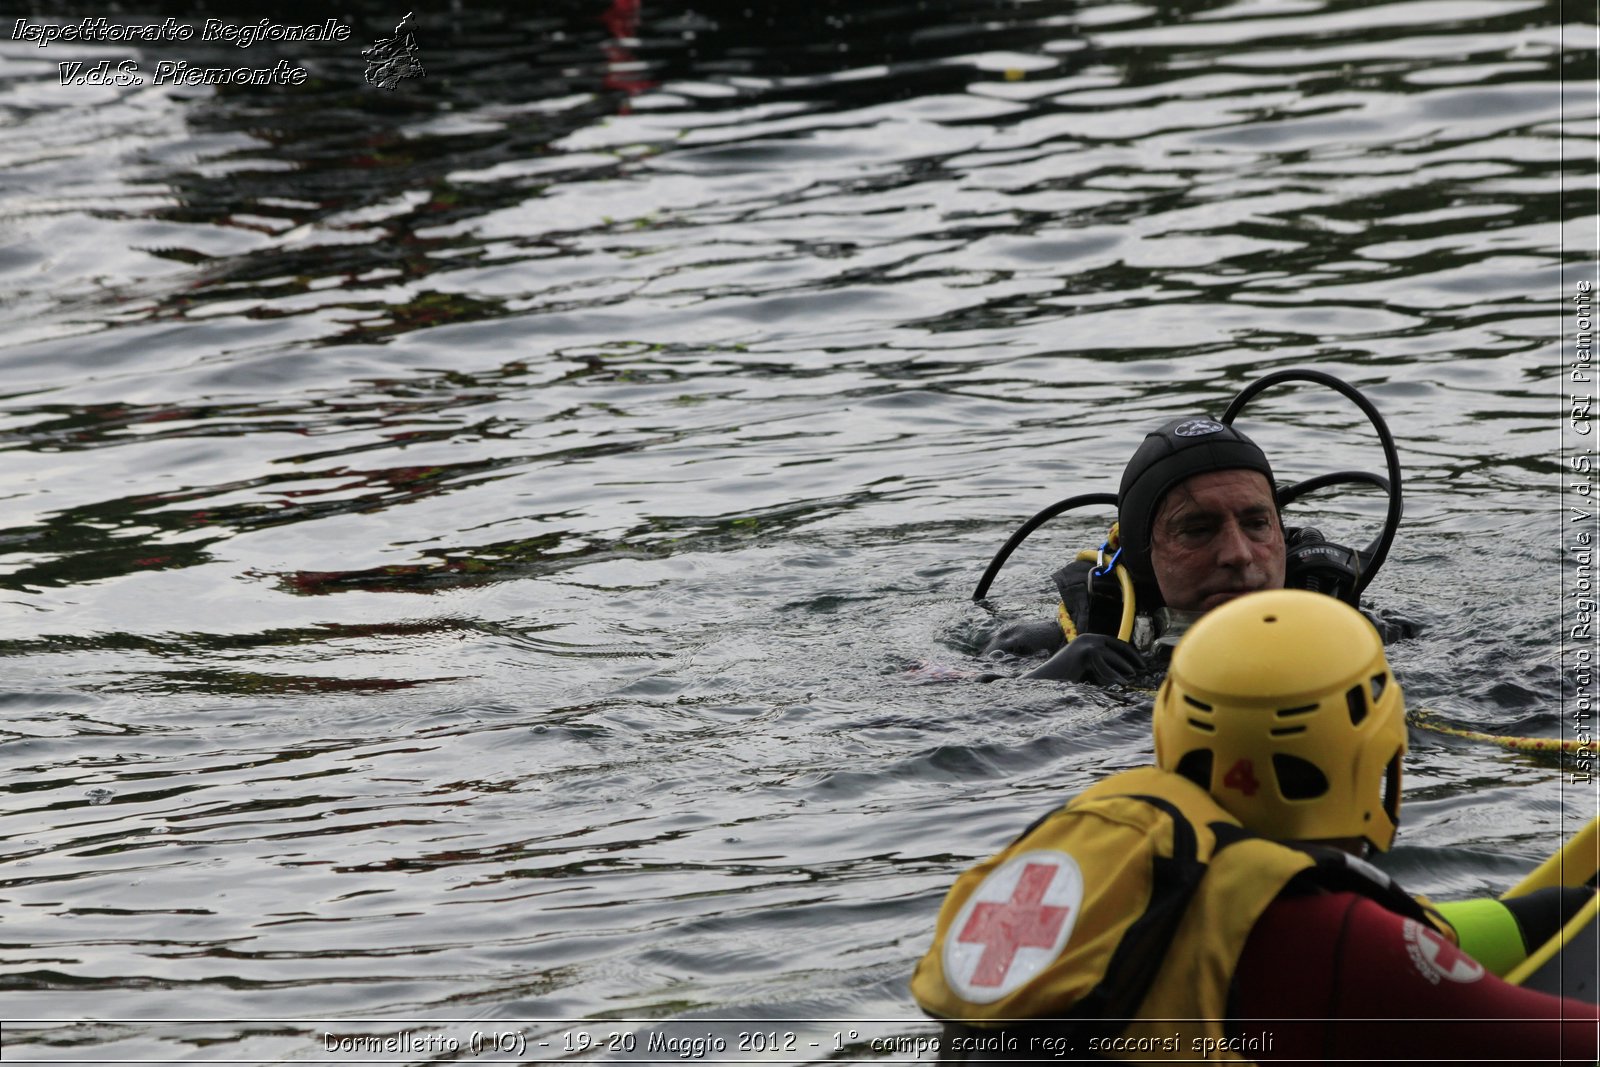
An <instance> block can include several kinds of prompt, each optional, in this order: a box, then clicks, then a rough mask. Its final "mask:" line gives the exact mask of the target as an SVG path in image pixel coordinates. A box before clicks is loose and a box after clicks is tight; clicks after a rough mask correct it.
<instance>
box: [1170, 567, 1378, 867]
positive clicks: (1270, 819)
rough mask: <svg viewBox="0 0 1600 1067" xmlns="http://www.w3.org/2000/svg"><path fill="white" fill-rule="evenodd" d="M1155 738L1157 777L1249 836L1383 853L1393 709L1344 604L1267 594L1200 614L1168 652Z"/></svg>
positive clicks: (1363, 627) (1362, 621) (1372, 637)
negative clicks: (1169, 778)
mask: <svg viewBox="0 0 1600 1067" xmlns="http://www.w3.org/2000/svg"><path fill="white" fill-rule="evenodd" d="M1154 727H1155V742H1156V764H1157V765H1158V766H1160V767H1161V768H1162V769H1163V770H1168V771H1175V772H1176V773H1178V774H1181V775H1184V776H1185V777H1187V778H1190V779H1191V780H1193V781H1195V782H1196V783H1198V784H1199V785H1200V786H1201V787H1202V788H1204V789H1205V790H1206V791H1207V792H1209V793H1210V794H1211V795H1212V796H1213V797H1215V798H1216V800H1217V802H1218V803H1219V804H1221V805H1222V806H1223V807H1224V808H1226V809H1227V810H1228V812H1229V813H1230V814H1232V815H1233V816H1234V817H1235V818H1236V819H1238V820H1239V821H1240V822H1242V823H1243V824H1244V825H1245V827H1246V828H1247V829H1249V830H1251V831H1254V832H1255V833H1258V834H1261V835H1263V836H1265V837H1271V838H1276V839H1279V840H1285V841H1316V840H1326V839H1330V838H1355V837H1359V838H1365V839H1366V840H1367V841H1368V842H1369V843H1370V844H1371V845H1372V846H1373V847H1374V848H1377V849H1380V850H1385V851H1386V850H1387V849H1388V848H1389V846H1390V845H1391V844H1393V842H1394V832H1395V825H1396V823H1397V822H1398V820H1399V816H1400V757H1401V756H1402V755H1404V754H1405V751H1406V722H1405V698H1404V697H1403V696H1402V695H1401V692H1400V686H1399V685H1398V684H1397V683H1396V682H1395V680H1394V677H1393V676H1392V675H1391V674H1390V672H1389V663H1388V661H1387V660H1386V659H1384V656H1383V641H1382V639H1380V638H1379V637H1378V632H1377V631H1376V630H1374V629H1373V628H1372V624H1371V623H1370V622H1368V621H1367V620H1366V618H1365V617H1363V616H1362V615H1361V613H1360V612H1358V611H1356V609H1354V608H1352V607H1350V606H1349V605H1348V604H1345V603H1342V602H1340V601H1338V600H1335V599H1333V598H1332V597H1330V596H1324V595H1323V594H1321V593H1311V592H1307V591H1305V590H1302V589H1277V590H1271V591H1267V592H1260V593H1251V594H1249V595H1247V596H1242V597H1239V598H1237V599H1235V600H1230V601H1228V602H1227V603H1225V604H1223V605H1221V606H1220V607H1217V608H1215V609H1213V610H1212V611H1210V612H1208V613H1207V614H1206V615H1204V616H1203V617H1201V618H1200V619H1199V621H1197V622H1196V623H1195V624H1194V626H1193V627H1192V628H1191V629H1190V630H1189V632H1188V633H1187V634H1185V635H1184V637H1183V639H1182V640H1180V641H1179V642H1178V647H1177V650H1176V651H1175V652H1174V653H1173V656H1172V666H1171V668H1170V669H1169V670H1168V671H1167V677H1166V680H1165V681H1164V682H1162V684H1161V689H1160V692H1159V693H1158V694H1157V696H1156V706H1155V715H1154Z"/></svg>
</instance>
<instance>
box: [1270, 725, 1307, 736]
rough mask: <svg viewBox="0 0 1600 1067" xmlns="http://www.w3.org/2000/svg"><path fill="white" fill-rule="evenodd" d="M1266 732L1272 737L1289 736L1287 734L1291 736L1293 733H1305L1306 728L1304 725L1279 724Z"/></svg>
mask: <svg viewBox="0 0 1600 1067" xmlns="http://www.w3.org/2000/svg"><path fill="white" fill-rule="evenodd" d="M1268 732H1269V733H1270V734H1271V735H1272V736H1273V737H1289V736H1291V735H1293V734H1303V733H1305V732H1306V728H1305V727H1304V726H1280V727H1278V728H1277V729H1276V730H1271V731H1268Z"/></svg>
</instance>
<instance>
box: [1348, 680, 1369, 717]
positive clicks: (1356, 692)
mask: <svg viewBox="0 0 1600 1067" xmlns="http://www.w3.org/2000/svg"><path fill="white" fill-rule="evenodd" d="M1344 702H1345V703H1346V704H1348V705H1349V706H1350V725H1351V726H1360V725H1361V720H1362V719H1365V718H1366V717H1367V691H1366V690H1365V689H1363V688H1362V687H1361V686H1359V685H1352V686H1351V687H1350V688H1349V689H1348V690H1346V691H1345V694H1344Z"/></svg>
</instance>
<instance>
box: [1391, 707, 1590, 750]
mask: <svg viewBox="0 0 1600 1067" xmlns="http://www.w3.org/2000/svg"><path fill="white" fill-rule="evenodd" d="M1409 718H1410V720H1411V725H1412V726H1417V727H1421V728H1422V729H1424V730H1431V731H1433V732H1434V733H1436V734H1448V735H1449V736H1451V737H1464V738H1466V739H1467V740H1468V741H1486V742H1488V743H1489V744H1491V745H1499V746H1500V747H1501V748H1509V749H1513V750H1515V751H1517V752H1569V753H1576V752H1595V751H1596V748H1595V742H1594V739H1593V738H1590V739H1589V740H1587V741H1578V740H1563V739H1561V738H1559V737H1506V736H1505V735H1503V734H1488V733H1484V732H1483V731H1481V730H1465V729H1462V728H1461V727H1459V726H1449V725H1446V724H1445V723H1443V722H1440V721H1439V719H1438V716H1437V714H1436V713H1435V712H1431V711H1425V710H1419V711H1415V712H1413V713H1412V714H1411V715H1410V716H1409Z"/></svg>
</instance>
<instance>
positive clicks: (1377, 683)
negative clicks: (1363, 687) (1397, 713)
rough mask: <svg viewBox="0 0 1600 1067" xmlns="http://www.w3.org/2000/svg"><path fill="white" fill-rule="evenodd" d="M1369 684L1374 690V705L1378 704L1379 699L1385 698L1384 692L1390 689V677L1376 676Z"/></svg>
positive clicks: (1384, 675)
mask: <svg viewBox="0 0 1600 1067" xmlns="http://www.w3.org/2000/svg"><path fill="white" fill-rule="evenodd" d="M1368 684H1369V686H1370V687H1371V689H1372V703H1373V704H1377V703H1378V699H1379V698H1380V697H1382V696H1383V691H1384V690H1385V689H1387V688H1389V676H1388V675H1387V674H1374V675H1373V676H1372V681H1371V682H1369V683H1368Z"/></svg>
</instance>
